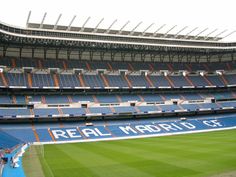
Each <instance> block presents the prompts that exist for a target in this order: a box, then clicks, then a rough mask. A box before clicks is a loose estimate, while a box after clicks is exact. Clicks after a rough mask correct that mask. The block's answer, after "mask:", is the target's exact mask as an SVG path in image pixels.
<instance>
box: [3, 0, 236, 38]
mask: <svg viewBox="0 0 236 177" xmlns="http://www.w3.org/2000/svg"><path fill="white" fill-rule="evenodd" d="M1 7H2V8H1V10H0V21H2V22H4V23H7V24H11V25H15V26H21V27H25V26H26V20H27V16H28V13H29V11H30V10H31V11H32V14H31V18H30V22H34V23H40V22H41V20H42V18H43V15H44V13H45V12H47V17H46V19H45V22H44V23H45V24H46V23H47V24H54V23H55V22H56V20H57V17H58V15H59V14H60V13H62V17H61V20H60V22H59V25H68V24H69V23H70V21H71V19H72V18H73V16H74V15H76V19H75V21H74V22H73V25H72V26H82V24H83V23H84V21H85V20H86V18H87V17H89V16H90V17H91V19H90V20H89V22H88V23H87V24H86V27H95V26H96V25H97V23H98V22H99V21H100V20H101V19H102V18H104V21H103V22H102V23H101V24H100V26H99V28H105V29H106V28H108V27H109V25H110V24H111V23H112V22H113V21H114V20H116V19H117V22H116V23H115V24H114V26H113V27H112V29H120V28H121V27H122V26H123V25H124V24H125V23H126V22H127V21H128V20H129V21H130V23H129V24H128V25H127V26H126V27H125V29H124V30H132V29H133V28H134V27H135V26H136V25H137V24H138V23H139V22H141V21H142V24H141V25H140V26H139V27H138V28H137V29H136V31H143V30H144V29H146V28H147V27H148V26H149V25H150V24H152V23H154V25H153V26H152V27H151V28H150V29H149V30H148V32H155V31H156V30H157V29H158V28H159V27H160V26H162V25H163V24H166V26H165V27H164V28H163V29H162V30H161V31H160V32H163V33H165V32H166V31H168V30H169V29H171V28H172V27H173V26H174V25H177V26H176V27H175V28H174V29H173V30H172V31H171V32H170V33H171V34H172V33H173V34H175V33H177V32H178V31H179V30H181V29H182V28H183V27H185V26H188V28H186V29H185V30H184V31H183V32H182V33H181V34H187V33H188V32H190V31H191V30H192V29H194V28H195V27H198V29H197V30H196V31H194V32H193V33H192V34H193V35H196V34H198V33H199V32H201V31H202V30H204V29H205V28H208V30H206V31H205V32H204V33H203V35H205V36H206V35H208V34H209V33H210V32H212V31H213V30H215V29H217V31H215V32H214V33H213V34H212V35H211V36H216V35H217V34H219V33H220V32H222V31H224V30H225V29H227V31H226V32H225V33H223V34H222V35H221V37H223V36H226V35H227V34H229V33H230V32H232V31H234V30H236V1H235V0H224V1H223V0H116V1H114V0H39V1H36V0H2V2H1ZM224 41H236V32H235V33H234V34H233V35H231V36H229V37H228V38H225V39H224Z"/></svg>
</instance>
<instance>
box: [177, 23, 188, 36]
mask: <svg viewBox="0 0 236 177" xmlns="http://www.w3.org/2000/svg"><path fill="white" fill-rule="evenodd" d="M186 28H188V26H185V27H183V28H182V29H181V30H179V31H178V32H177V33H176V34H175V37H174V38H176V37H177V36H178V35H179V34H180V33H181V32H182V31H184V30H185V29H186Z"/></svg>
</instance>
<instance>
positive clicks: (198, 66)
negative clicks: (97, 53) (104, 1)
mask: <svg viewBox="0 0 236 177" xmlns="http://www.w3.org/2000/svg"><path fill="white" fill-rule="evenodd" d="M0 65H3V66H8V67H12V68H15V67H18V68H21V67H34V68H63V69H70V68H81V69H86V70H96V69H107V70H119V69H125V70H189V71H197V70H207V71H208V70H210V71H215V70H233V69H235V68H236V63H235V62H221V63H219V62H212V63H184V62H183V63H179V62H175V63H170V62H165V63H161V62H121V61H116V62H109V61H80V60H55V59H46V60H44V59H30V58H21V59H19V58H9V57H5V58H0Z"/></svg>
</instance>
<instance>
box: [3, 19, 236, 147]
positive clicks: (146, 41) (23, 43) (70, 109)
mask: <svg viewBox="0 0 236 177" xmlns="http://www.w3.org/2000/svg"><path fill="white" fill-rule="evenodd" d="M97 27H98V25H97ZM97 27H96V28H86V27H84V26H82V27H73V26H70V25H69V26H59V25H57V24H55V25H48V24H43V23H41V24H36V23H28V24H27V28H19V27H15V26H11V25H8V24H4V23H0V56H1V57H0V90H1V94H0V102H1V103H0V121H1V131H0V134H1V137H2V138H1V141H0V145H1V148H3V149H9V150H10V151H11V150H12V149H17V148H19V144H27V143H38V144H40V143H62V142H63V143H64V142H68V141H71V142H79V141H80V142H81V141H94V140H101V139H102V140H104V139H109V140H110V139H122V138H133V137H148V136H160V135H169V134H175V133H189V132H199V131H212V130H220V129H231V128H235V126H236V120H235V118H234V112H235V111H236V101H235V100H236V92H235V87H236V72H235V69H236V43H234V42H222V41H221V40H222V38H221V37H219V36H215V37H209V36H200V33H199V35H195V36H192V35H191V34H190V33H188V35H179V34H170V33H169V31H170V30H171V29H170V30H169V31H167V32H166V33H165V34H161V33H158V32H155V33H148V32H146V31H144V32H136V31H135V30H132V31H123V29H122V28H121V29H120V30H112V29H110V28H109V29H99V28H97ZM137 120H139V121H137ZM43 122H47V124H41V123H43ZM9 124H10V125H9ZM22 125H24V126H22ZM9 127H10V128H9ZM24 148H25V146H24Z"/></svg>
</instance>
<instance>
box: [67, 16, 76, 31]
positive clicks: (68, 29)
mask: <svg viewBox="0 0 236 177" xmlns="http://www.w3.org/2000/svg"><path fill="white" fill-rule="evenodd" d="M75 18H76V15H74V17H73V18H72V19H71V21H70V23H69V25H68V27H67V29H66V30H67V31H70V29H71V25H72V23H73V22H74V21H75Z"/></svg>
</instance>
